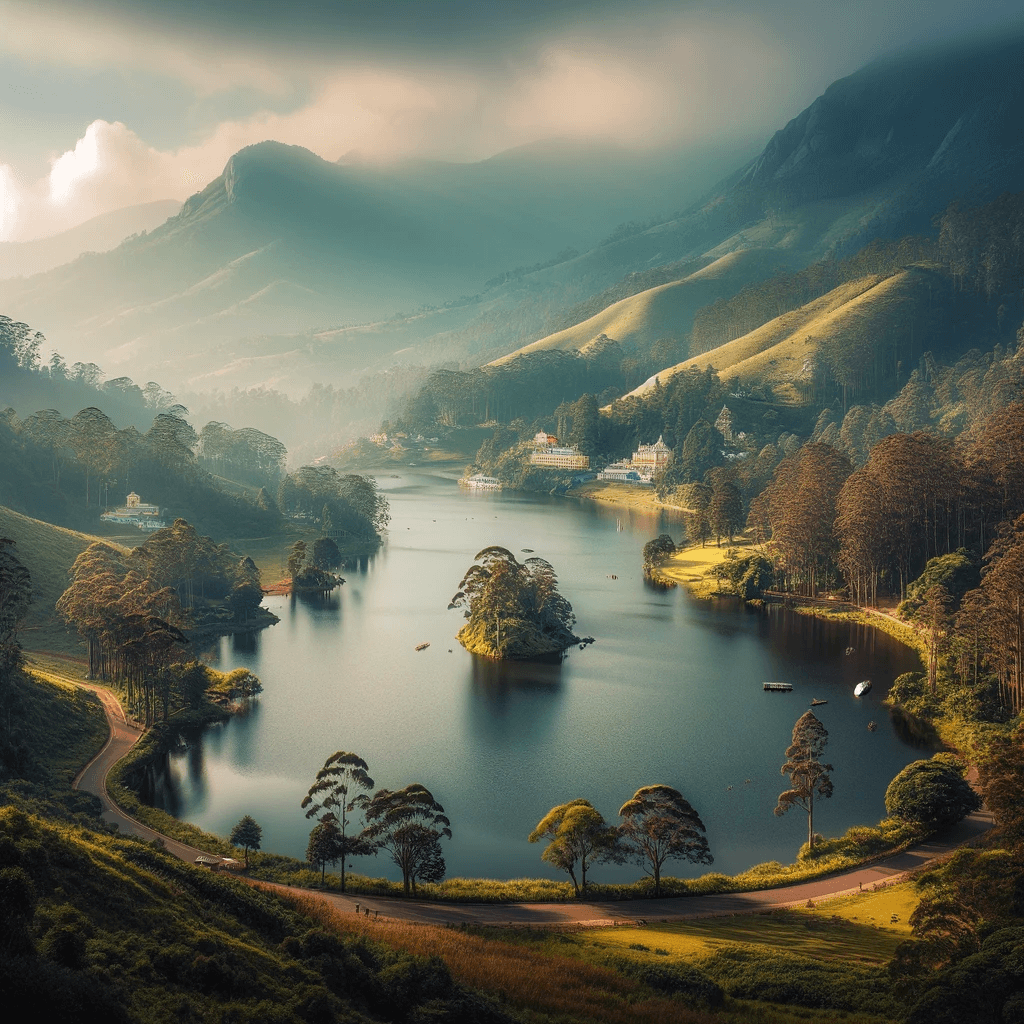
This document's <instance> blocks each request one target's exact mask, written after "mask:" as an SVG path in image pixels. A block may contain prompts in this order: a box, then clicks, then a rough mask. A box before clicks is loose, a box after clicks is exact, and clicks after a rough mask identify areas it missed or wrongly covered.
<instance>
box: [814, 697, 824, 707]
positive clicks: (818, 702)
mask: <svg viewBox="0 0 1024 1024" xmlns="http://www.w3.org/2000/svg"><path fill="white" fill-rule="evenodd" d="M827 703H828V701H827V700H818V698H817V697H815V698H814V700H812V701H811V707H812V708H816V707H817V706H818V705H819V704H827Z"/></svg>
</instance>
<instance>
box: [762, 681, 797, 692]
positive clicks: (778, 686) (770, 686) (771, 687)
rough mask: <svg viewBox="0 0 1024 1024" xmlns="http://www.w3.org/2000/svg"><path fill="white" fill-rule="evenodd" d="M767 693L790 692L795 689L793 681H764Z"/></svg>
mask: <svg viewBox="0 0 1024 1024" xmlns="http://www.w3.org/2000/svg"><path fill="white" fill-rule="evenodd" d="M762 685H763V686H764V688H765V691H766V692H767V693H789V691H790V690H792V689H793V684H792V683H763V684H762Z"/></svg>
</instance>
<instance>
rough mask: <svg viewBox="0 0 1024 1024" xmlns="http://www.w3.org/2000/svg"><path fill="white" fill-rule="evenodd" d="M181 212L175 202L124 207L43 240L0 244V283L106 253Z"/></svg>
mask: <svg viewBox="0 0 1024 1024" xmlns="http://www.w3.org/2000/svg"><path fill="white" fill-rule="evenodd" d="M180 209H181V203H179V202H178V201H177V200H176V199H158V200H157V201H156V202H152V203H140V204H139V205H138V206H126V207H124V208H123V209H121V210H113V211H111V212H110V213H103V214H100V215H99V216H98V217H93V218H91V219H90V220H87V221H85V222H83V223H82V224H79V225H77V226H76V227H73V228H69V229H68V230H67V231H62V232H61V233H60V234H58V235H51V236H49V237H47V238H35V239H32V240H31V241H29V242H0V279H2V278H8V277H31V276H32V275H33V274H40V273H42V272H43V271H45V270H52V269H53V268H54V267H59V266H62V265H63V264H65V263H70V262H71V261H72V260H73V259H76V258H77V257H78V256H81V255H82V253H84V252H108V251H109V250H111V249H114V248H116V247H117V246H118V245H120V244H121V243H122V242H123V241H124V240H125V239H126V238H128V237H129V236H131V235H137V234H139V233H140V232H142V231H152V230H153V228H156V227H159V226H160V225H161V224H163V222H164V221H165V220H167V218H168V217H173V216H174V215H175V214H176V213H177V212H178V211H179V210H180Z"/></svg>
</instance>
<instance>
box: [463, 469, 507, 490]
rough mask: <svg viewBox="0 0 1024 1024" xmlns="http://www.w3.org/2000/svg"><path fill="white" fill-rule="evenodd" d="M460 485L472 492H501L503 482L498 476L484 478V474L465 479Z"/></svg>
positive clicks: (476, 474) (475, 474)
mask: <svg viewBox="0 0 1024 1024" xmlns="http://www.w3.org/2000/svg"><path fill="white" fill-rule="evenodd" d="M459 483H460V484H462V486H463V487H468V488H469V489H470V490H471V491H500V490H501V481H500V480H499V479H498V478H497V477H496V476H484V474H483V473H474V474H473V476H469V477H463V478H462V479H461V480H460V481H459Z"/></svg>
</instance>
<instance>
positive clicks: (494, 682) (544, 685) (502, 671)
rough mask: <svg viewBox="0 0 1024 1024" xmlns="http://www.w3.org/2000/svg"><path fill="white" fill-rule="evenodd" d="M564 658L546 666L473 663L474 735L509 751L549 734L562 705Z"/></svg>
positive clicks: (471, 704)
mask: <svg viewBox="0 0 1024 1024" xmlns="http://www.w3.org/2000/svg"><path fill="white" fill-rule="evenodd" d="M562 660H563V659H562V658H560V657H558V656H557V655H552V656H550V657H547V658H545V659H543V660H540V661H491V660H490V659H489V658H479V657H476V656H474V657H473V659H472V666H473V667H472V681H471V683H470V686H469V695H468V705H467V706H468V712H469V718H470V734H471V735H474V736H476V737H478V738H480V739H481V740H483V741H484V743H485V744H490V743H494V744H495V745H496V746H503V745H505V744H506V743H507V742H510V741H511V742H517V741H519V740H522V739H524V738H526V737H528V738H529V740H530V741H531V742H533V741H535V740H537V739H538V738H539V737H540V736H541V735H542V734H543V733H545V732H547V731H548V730H549V728H550V726H551V724H552V722H553V721H554V718H555V710H556V708H557V707H558V705H559V704H560V703H561V698H562V694H563V689H562Z"/></svg>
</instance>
